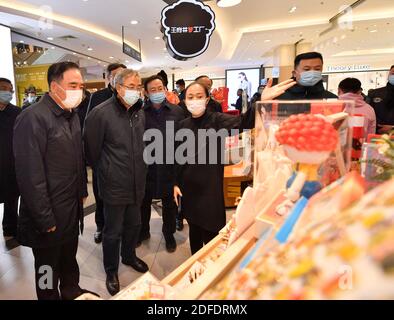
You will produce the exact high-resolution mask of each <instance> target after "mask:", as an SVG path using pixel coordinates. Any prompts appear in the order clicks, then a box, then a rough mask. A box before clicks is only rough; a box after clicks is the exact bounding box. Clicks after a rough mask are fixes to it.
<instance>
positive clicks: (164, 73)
mask: <svg viewBox="0 0 394 320" xmlns="http://www.w3.org/2000/svg"><path fill="white" fill-rule="evenodd" d="M157 75H158V76H160V77H161V79H162V81H163V84H164V86H165V87H166V88H167V86H168V76H167V73H166V72H165V71H164V70H161V71H160V72H159V73H158V74H157Z"/></svg>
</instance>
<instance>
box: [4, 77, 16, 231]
mask: <svg viewBox="0 0 394 320" xmlns="http://www.w3.org/2000/svg"><path fill="white" fill-rule="evenodd" d="M13 94H14V90H13V87H12V83H11V81H10V80H8V79H5V78H0V203H4V215H3V234H4V237H16V231H17V221H18V198H19V190H18V184H17V182H16V177H15V163H14V154H13V151H12V138H13V131H14V123H15V120H16V117H17V116H18V115H19V114H20V112H21V109H20V108H18V107H16V106H14V105H12V104H11V103H10V102H11V100H12V97H13Z"/></svg>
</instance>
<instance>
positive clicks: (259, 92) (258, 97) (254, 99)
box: [251, 85, 266, 105]
mask: <svg viewBox="0 0 394 320" xmlns="http://www.w3.org/2000/svg"><path fill="white" fill-rule="evenodd" d="M265 87H266V86H265V85H264V86H263V85H261V86H259V89H258V91H257V92H256V93H255V94H254V95H253V97H252V100H251V103H252V105H253V104H254V103H256V102H258V101H260V99H261V94H262V93H263V91H264V89H265Z"/></svg>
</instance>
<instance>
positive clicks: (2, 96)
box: [0, 91, 12, 104]
mask: <svg viewBox="0 0 394 320" xmlns="http://www.w3.org/2000/svg"><path fill="white" fill-rule="evenodd" d="M11 100H12V93H11V92H9V91H0V102H1V103H3V104H9V103H10V102H11Z"/></svg>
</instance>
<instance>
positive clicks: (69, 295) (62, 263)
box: [14, 62, 88, 300]
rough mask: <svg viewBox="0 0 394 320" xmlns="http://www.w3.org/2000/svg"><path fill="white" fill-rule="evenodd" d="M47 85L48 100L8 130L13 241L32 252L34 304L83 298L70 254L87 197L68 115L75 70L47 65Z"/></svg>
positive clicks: (74, 100)
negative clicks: (15, 204)
mask: <svg viewBox="0 0 394 320" xmlns="http://www.w3.org/2000/svg"><path fill="white" fill-rule="evenodd" d="M48 84H49V87H50V92H49V94H46V95H45V96H44V97H43V98H42V99H40V101H39V102H38V103H36V104H34V105H32V106H31V107H30V108H28V109H27V110H25V111H23V112H22V113H21V115H20V116H19V117H18V119H17V121H16V123H15V128H14V155H15V167H16V176H17V180H18V185H19V188H20V191H21V206H20V214H19V222H18V241H19V243H20V244H22V245H24V246H28V247H31V248H32V249H33V255H34V259H35V271H36V291H37V296H38V299H39V300H43V299H44V300H58V299H64V300H71V299H75V298H76V297H78V296H79V295H80V294H82V293H83V292H84V291H83V290H81V288H80V287H79V284H78V283H79V268H78V263H77V259H76V254H77V249H78V236H79V231H80V230H81V232H82V230H83V202H84V201H85V199H86V197H87V195H88V194H87V187H86V179H85V166H84V159H83V154H82V139H81V128H80V124H79V119H78V115H77V114H76V112H75V110H74V108H76V107H77V106H78V105H79V103H80V102H81V100H82V88H83V80H82V75H81V72H80V70H79V67H78V65H76V64H75V63H73V62H61V63H56V64H54V65H52V66H51V67H50V68H49V70H48ZM59 290H60V292H59Z"/></svg>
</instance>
